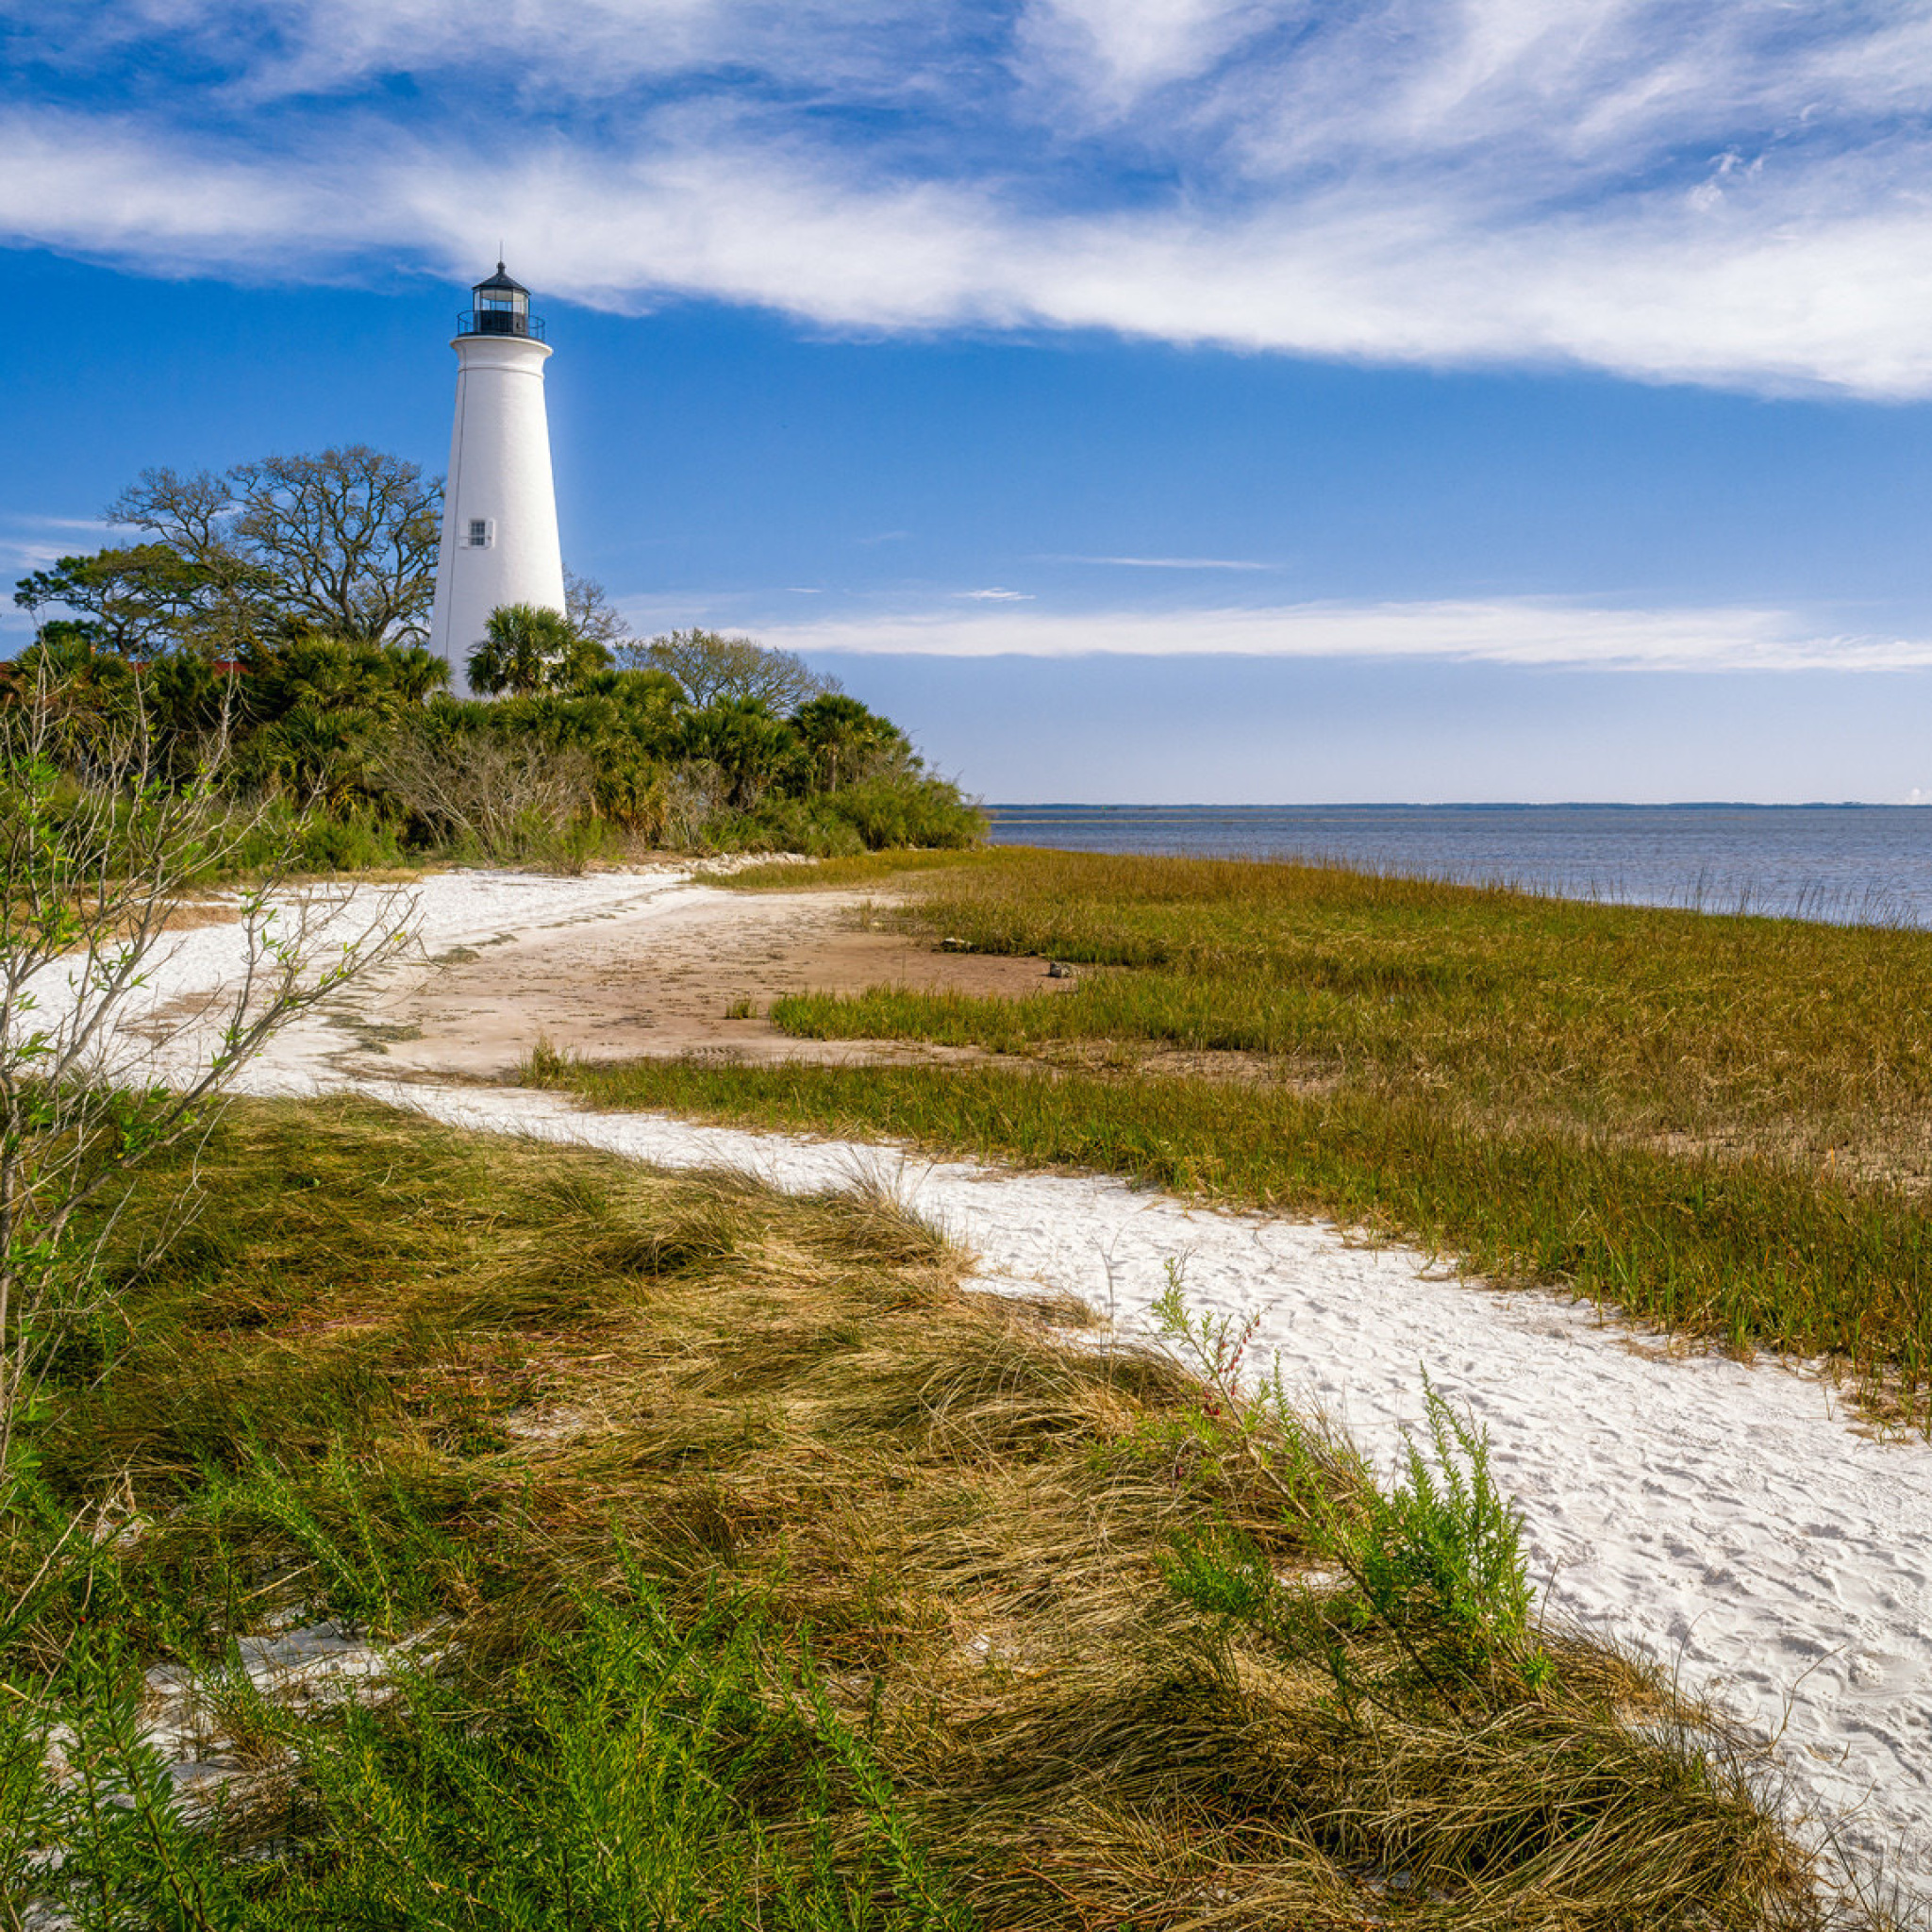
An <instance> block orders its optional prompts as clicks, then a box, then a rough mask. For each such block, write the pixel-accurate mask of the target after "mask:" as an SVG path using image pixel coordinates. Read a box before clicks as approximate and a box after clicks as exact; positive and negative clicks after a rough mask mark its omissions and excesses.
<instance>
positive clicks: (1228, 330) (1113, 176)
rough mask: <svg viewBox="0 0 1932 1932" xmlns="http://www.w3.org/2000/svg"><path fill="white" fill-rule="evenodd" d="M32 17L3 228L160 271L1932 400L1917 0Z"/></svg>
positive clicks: (166, 5)
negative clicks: (364, 274)
mask: <svg viewBox="0 0 1932 1932" xmlns="http://www.w3.org/2000/svg"><path fill="white" fill-rule="evenodd" d="M7 10H8V9H7V8H6V6H5V4H4V0H0V13H4V12H6V11H7ZM11 11H12V13H13V15H14V17H15V28H14V41H15V43H16V45H17V46H18V48H19V49H20V50H22V51H23V52H24V53H25V54H26V55H28V56H30V57H32V58H35V59H37V60H39V61H40V62H42V67H41V69H40V71H41V72H42V73H43V74H55V75H62V76H64V77H65V78H66V79H67V80H69V81H72V80H74V79H75V77H80V78H82V79H85V78H86V77H87V76H88V75H90V74H91V72H92V68H93V67H97V68H98V69H99V70H100V73H101V75H102V76H103V79H102V81H101V84H100V85H98V86H92V87H78V88H76V87H72V86H70V87H67V88H65V89H64V90H63V91H62V92H61V99H62V100H63V101H65V102H66V103H67V105H64V106H60V105H57V104H56V103H55V102H54V101H53V100H52V99H51V98H48V99H42V101H40V102H39V103H38V104H35V103H34V102H33V101H32V100H31V98H29V99H28V101H27V102H26V104H25V105H21V106H19V107H16V108H15V109H14V110H13V111H12V113H11V114H10V115H8V117H7V118H6V119H5V120H4V122H0V235H8V236H11V237H12V238H13V239H15V240H16V241H22V242H36V243H41V244H44V245H46V246H50V247H54V248H61V249H70V250H77V251H82V252H86V253H89V254H92V255H99V256H105V257H108V258H114V259H121V260H125V261H128V262H131V263H134V264H136V265H138V266H144V267H148V268H151V269H154V270H157V271H160V272H168V273H173V272H180V271H183V270H209V271H214V272H220V273H237V274H249V275H263V274H282V275H341V274H351V273H354V272H355V270H356V267H357V264H358V262H359V261H361V260H364V259H367V258H379V259H381V260H382V261H384V262H385V263H387V262H391V261H394V260H397V259H401V260H403V261H405V262H408V263H412V264H414V265H416V266H418V267H420V268H423V269H425V270H426V271H428V272H431V273H435V274H439V275H451V276H452V277H455V276H458V275H468V274H469V273H471V272H472V270H473V267H474V264H475V262H476V261H478V260H479V259H482V258H484V257H485V256H486V255H487V254H488V253H489V251H490V250H491V249H492V248H493V245H494V243H495V242H496V239H497V237H498V235H499V233H500V234H502V236H503V237H504V239H505V241H506V242H507V243H508V248H509V252H510V254H511V255H512V257H513V258H514V260H515V265H516V266H517V269H518V272H519V274H520V275H523V277H524V278H525V280H528V281H532V282H533V283H535V284H536V285H538V286H539V287H540V289H541V291H543V292H544V293H546V294H548V295H551V296H553V297H556V296H562V297H566V298H571V299H575V300H578V301H582V302H586V303H590V304H592V305H595V306H601V307H605V308H616V309H635V308H642V307H645V306H648V305H650V304H652V303H654V302H658V301H661V300H663V299H665V298H666V297H671V296H677V295H687V294H690V295H703V296H710V297H717V298H721V299H724V300H727V301H734V302H744V303H751V304H758V305H765V306H769V307H771V308H777V309H782V310H786V311H788V312H791V313H792V314H794V315H797V316H800V317H802V318H805V319H807V320H808V321H809V322H811V323H813V324H816V325H823V326H828V327H832V328H840V329H867V330H870V329H885V330H896V329H933V328H943V327H951V326H960V325H964V326H974V327H994V328H1004V327H1040V326H1045V327H1053V328H1091V327H1097V328H1103V329H1113V330H1119V331H1123V332H1125V333H1129V334H1134V335H1141V336H1149V337H1155V338H1159V339H1164V340H1168V341H1177V342H1217V343H1224V344H1231V345H1235V346H1238V347H1242V348H1250V349H1259V350H1287V351H1291V352H1297V353H1303V354H1313V355H1320V356H1332V357H1343V358H1360V359H1379V360H1389V361H1420V362H1427V363H1438V362H1467V361H1481V360H1497V359H1503V360H1525V359H1528V360H1537V359H1543V360H1557V361H1568V362H1574V363H1580V364H1585V365H1591V366H1595V367H1599V368H1604V369H1608V370H1612V371H1615V372H1618V373H1620V374H1623V375H1634V376H1639V377H1644V378H1663V379H1690V380H1697V381H1709V382H1718V383H1726V384H1740V385H1744V386H1747V387H1754V388H1758V389H1778V388H1786V387H1793V386H1798V387H1802V386H1806V385H1826V386H1833V387H1838V388H1841V389H1845V390H1850V391H1858V392H1862V393H1866V394H1871V395H1878V396H1906V395H1922V394H1932V327H1928V326H1927V317H1928V315H1932V138H1928V137H1927V135H1926V134H1925V132H1924V126H1925V119H1924V110H1925V108H1927V106H1928V105H1932V23H1928V21H1927V20H1926V18H1925V16H1924V10H1923V8H1920V7H1918V6H1916V5H1910V4H1907V0H1874V4H1873V5H1872V6H1869V7H1865V8H1857V9H1843V10H1836V11H1835V10H1827V9H1800V8H1791V7H1790V6H1787V5H1783V4H1779V0H1717V4H1715V5H1710V4H1692V0H1367V4H1365V5H1361V6H1348V7H1341V6H1330V7H1325V8H1324V7H1322V6H1319V5H1316V4H1314V0H1026V4H1024V5H1023V6H1021V7H1020V8H1018V9H1017V11H1015V12H1011V13H1008V11H1006V10H1003V9H996V8H976V7H974V5H972V4H969V0H957V4H954V5H949V6H946V7H940V8H935V7H932V6H930V5H918V4H915V0H836V4H835V0H793V4H780V0H580V4H578V5H575V6H574V7H572V8H554V7H550V6H546V5H541V4H539V0H490V4H485V0H286V4H284V5H281V6H279V7H276V8H269V7H267V6H266V5H260V6H238V5H235V4H233V0H121V4H119V5H108V6H105V7H103V8H87V9H81V10H75V9H65V8H51V9H49V8H36V9H28V8H25V6H21V5H15V6H14V7H13V8H12V9H11ZM83 14H84V15H85V16H86V17H85V18H83V17H82V15H83ZM182 48H189V49H192V50H193V52H194V56H195V58H196V59H197V60H199V61H200V62H202V63H204V64H208V65H212V67H213V68H214V69H216V70H217V77H216V78H215V79H212V80H210V79H208V78H207V77H206V76H205V75H201V74H200V73H199V70H196V71H195V72H194V73H193V74H191V75H189V77H188V78H186V79H184V80H183V81H182V82H181V83H180V84H177V85H167V84H165V83H166V80H167V76H168V73H169V67H168V63H169V61H170V60H173V59H175V58H179V50H180V49H182ZM91 63H92V66H91ZM110 78H111V80H112V82H113V84H112V85H108V79H110ZM405 79H407V81H408V88H409V89H410V90H412V92H405V93H403V94H402V95H401V96H399V97H396V98H391V97H390V96H388V95H386V94H385V92H383V88H384V84H386V83H388V82H390V81H398V82H401V81H403V80H405ZM46 92H48V93H49V94H50V95H51V93H52V92H54V90H52V89H48V90H46ZM16 98H19V94H18V92H16Z"/></svg>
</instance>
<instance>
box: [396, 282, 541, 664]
mask: <svg viewBox="0 0 1932 1932" xmlns="http://www.w3.org/2000/svg"><path fill="white" fill-rule="evenodd" d="M471 292H472V296H473V300H474V306H473V307H472V308H470V309H469V310H468V311H467V312H466V313H465V314H464V315H463V316H462V317H461V318H460V319H459V320H458V324H457V333H456V336H455V338H454V339H453V340H452V341H451V342H450V347H451V348H453V349H454V350H455V351H456V352H457V419H456V425H455V427H454V428H453V429H452V430H451V432H450V440H449V485H448V488H447V490H446V491H445V492H444V495H443V503H442V549H441V554H440V556H439V557H438V559H437V566H436V608H435V610H434V612H433V613H432V615H431V617H430V620H429V647H430V649H431V650H433V651H435V652H437V653H438V654H439V655H440V656H441V657H442V658H445V659H447V661H448V663H449V667H450V671H451V673H452V675H453V677H454V681H455V683H456V686H457V688H458V690H459V691H460V690H462V689H464V687H465V678H464V673H463V667H464V664H465V662H466V661H467V659H468V658H469V655H470V653H471V652H472V651H474V650H475V648H476V646H477V645H478V644H479V643H481V642H482V641H483V630H484V626H485V625H487V624H488V623H489V622H490V613H491V611H492V610H495V609H497V608H499V607H500V606H502V605H505V604H535V605H537V606H539V607H541V608H548V609H551V610H557V611H561V610H562V609H563V608H565V607H564V600H563V553H562V551H561V549H560V548H559V547H558V541H557V489H556V485H555V483H554V482H553V481H552V479H551V475H550V424H549V419H548V418H547V417H546V415H545V414H544V409H543V365H544V363H545V362H546V361H548V360H549V358H550V348H549V345H548V344H547V343H546V342H545V341H544V340H543V325H542V323H541V321H540V320H539V319H538V318H537V317H535V316H533V315H532V314H531V313H530V291H529V290H527V289H526V288H525V287H524V285H523V284H522V283H521V282H517V281H512V280H511V279H510V277H509V275H508V273H507V272H506V271H505V269H504V265H503V263H502V262H500V261H499V262H498V263H497V264H496V273H495V274H494V275H491V277H490V279H489V280H488V281H485V282H478V283H477V284H476V286H475V289H474V290H473V291H471Z"/></svg>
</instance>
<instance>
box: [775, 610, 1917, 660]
mask: <svg viewBox="0 0 1932 1932" xmlns="http://www.w3.org/2000/svg"><path fill="white" fill-rule="evenodd" d="M759 635H760V636H761V637H762V638H763V640H764V641H766V642H768V643H772V644H775V645H779V646H781V647H782V648H784V649H786V650H790V651H800V652H804V653H807V654H810V653H813V652H853V653H863V654H866V655H883V656H899V657H935V658H993V657H1002V656H1016V657H1026V658H1074V657H1084V656H1094V655H1102V654H1111V655H1119V656H1126V657H1137V658H1183V657H1242V658H1356V659H1363V658H1439V659H1451V660H1455V661H1459V662H1465V663H1493V664H1511V665H1518V666H1524V667H1534V666H1544V667H1549V668H1553V669H1554V668H1573V669H1595V670H1619V671H1676V672H1684V671H1713V672H1719V671H1722V672H1730V671H1818V670H1836V671H1908V670H1921V669H1924V668H1926V667H1932V638H1900V639H1892V638H1884V637H1853V636H1830V635H1820V634H1818V633H1817V632H1816V631H1814V630H1812V629H1810V628H1808V627H1807V625H1805V624H1804V623H1803V622H1802V621H1801V620H1800V619H1798V618H1796V617H1795V616H1793V615H1792V614H1791V613H1790V612H1786V611H1780V610H1772V609H1754V608H1738V607H1730V608H1712V609H1696V608H1685V609H1651V610H1644V609H1638V610H1617V609H1608V608H1601V607H1592V606H1589V605H1582V604H1568V603H1561V602H1557V601H1556V600H1552V599H1540V598H1518V599H1498V600H1495V601H1493V602H1486V603H1482V602H1425V603H1407V604H1393V603H1391V604H1332V603H1327V604H1294V605H1284V606H1279V607H1277V608H1272V609H1251V608H1205V609H1194V610H1174V611H1164V612H1157V611H1142V610H1121V611H1105V610H1098V611H1080V612H1055V611H1043V610H1042V611H1013V610H1000V611H987V612H984V613H974V614H972V615H970V616H969V615H963V614H958V613H947V612H942V611H931V610H926V611H912V612H908V613H907V614H905V615H899V616H891V615H888V616H876V617H858V618H846V619H834V620H827V621H825V622H822V623H814V624H792V625H785V624H779V625H767V626H764V627H763V628H762V629H761V630H760V632H759Z"/></svg>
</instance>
